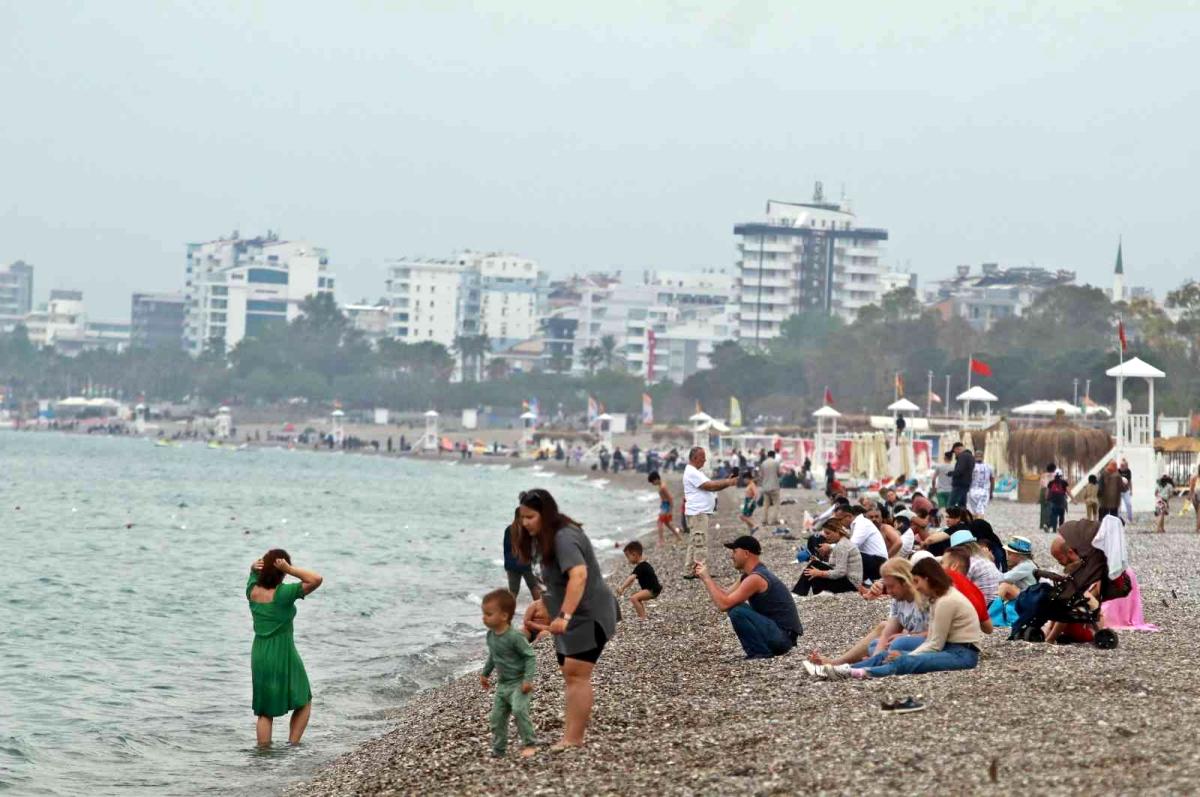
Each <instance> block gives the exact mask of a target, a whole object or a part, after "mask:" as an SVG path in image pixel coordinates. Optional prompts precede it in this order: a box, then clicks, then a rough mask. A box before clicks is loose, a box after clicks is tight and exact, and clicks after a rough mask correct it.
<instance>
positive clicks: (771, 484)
mask: <svg viewBox="0 0 1200 797" xmlns="http://www.w3.org/2000/svg"><path fill="white" fill-rule="evenodd" d="M759 469H760V470H761V471H762V488H763V490H778V489H779V461H778V460H776V459H775V458H774V457H767V458H766V459H764V460H763V463H762V465H761V466H759Z"/></svg>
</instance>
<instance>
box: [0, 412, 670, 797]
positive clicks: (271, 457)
mask: <svg viewBox="0 0 1200 797" xmlns="http://www.w3.org/2000/svg"><path fill="white" fill-rule="evenodd" d="M0 464H2V467H3V478H2V479H0V553H2V555H3V562H4V567H3V571H0V578H2V581H0V792H4V791H5V790H8V791H10V792H11V793H14V794H62V795H76V794H84V793H86V794H88V795H102V794H130V793H145V794H155V795H159V794H204V793H214V794H215V793H220V794H225V793H231V792H233V791H235V790H241V789H244V788H245V787H255V788H256V789H257V790H262V789H266V790H267V791H268V792H269V791H274V790H276V789H278V788H282V787H283V786H284V785H286V783H288V782H290V781H293V780H297V779H300V778H303V777H304V776H305V775H307V774H310V773H311V772H312V771H313V770H314V769H316V768H317V767H319V766H320V764H321V763H323V762H325V761H328V760H329V759H331V758H332V757H334V756H335V755H336V754H338V753H340V752H343V751H345V750H347V749H349V748H350V747H352V746H353V745H354V744H355V743H357V742H360V741H362V740H363V739H365V738H368V737H370V736H373V735H379V734H381V733H383V732H385V731H386V730H387V729H388V728H389V727H390V726H389V710H390V709H394V708H395V707H397V706H398V705H400V704H401V703H402V702H403V701H404V700H405V698H406V697H408V696H410V695H412V694H413V693H414V692H416V691H418V690H420V689H423V688H426V687H428V686H431V685H435V684H437V683H440V682H442V681H444V680H446V679H447V678H449V677H452V676H453V675H455V674H458V673H461V672H463V671H465V670H466V669H468V668H470V667H471V666H472V665H473V664H474V663H475V662H477V661H478V660H479V658H480V657H481V655H482V654H481V651H482V649H483V626H482V624H481V623H480V619H479V608H478V606H479V599H480V597H481V596H482V595H483V594H485V593H486V592H487V591H488V590H490V589H494V588H496V587H499V586H502V585H504V584H505V579H504V573H503V570H502V567H501V565H502V560H501V537H502V533H503V528H504V526H505V525H506V524H507V523H509V522H510V521H511V520H512V514H513V510H514V508H515V505H516V497H517V493H518V492H519V491H521V490H523V489H529V488H530V487H533V486H539V487H546V488H547V489H549V490H551V492H552V493H553V494H554V495H555V497H556V498H557V499H558V501H559V503H560V506H561V508H562V509H563V511H565V512H567V513H568V514H570V515H572V516H573V517H575V518H576V519H577V520H579V521H580V522H581V523H583V525H584V527H585V529H586V531H587V532H588V534H589V535H590V536H591V538H592V540H593V542H594V544H595V545H596V548H597V552H598V553H599V554H600V555H601V556H602V557H604V556H605V555H606V554H607V555H610V556H611V555H612V554H613V551H614V550H615V548H614V546H615V543H616V542H618V541H623V540H626V539H630V538H632V537H634V536H636V535H638V534H640V533H643V532H645V531H646V530H647V529H649V528H650V526H651V525H652V523H653V517H654V515H653V512H654V506H653V495H652V494H651V493H649V492H648V493H647V495H648V496H649V498H648V499H647V500H645V501H642V500H637V498H641V497H643V496H636V497H634V496H631V495H630V494H628V493H622V492H619V491H617V490H614V489H607V488H606V487H605V486H604V485H603V484H602V483H598V482H596V481H588V480H586V479H584V478H583V476H582V474H579V475H569V474H567V473H555V472H543V471H539V470H531V469H528V468H507V467H503V466H501V467H497V466H493V465H480V464H477V463H476V462H474V461H472V460H466V461H462V460H459V459H457V458H451V457H449V456H444V457H443V458H441V459H438V458H436V457H432V458H424V459H419V458H418V459H413V458H387V457H381V456H371V455H355V454H341V453H329V452H313V451H301V450H297V451H288V450H284V449H250V450H243V451H235V450H231V449H211V448H208V447H206V446H204V445H201V444H183V445H182V446H179V447H158V446H155V445H154V444H153V443H151V442H149V441H147V440H143V439H135V438H110V437H89V436H76V435H60V434H52V433H31V432H0ZM273 547H282V548H285V549H287V551H288V552H289V553H290V554H291V556H292V560H293V562H294V563H295V564H296V565H297V566H300V567H306V568H311V569H314V570H316V571H318V572H319V573H321V575H322V576H323V577H324V579H325V583H324V585H323V586H322V587H321V588H320V589H319V590H318V591H317V592H315V593H314V594H312V595H311V596H309V597H308V598H307V599H306V600H304V601H302V602H300V603H299V604H298V616H297V618H296V645H297V648H298V649H299V651H300V655H301V656H302V658H303V659H304V662H305V665H306V668H307V670H308V675H309V679H310V681H311V683H312V688H313V701H314V702H313V713H312V720H311V722H310V724H309V728H308V732H307V733H306V735H305V737H304V744H303V745H301V746H300V747H299V748H289V747H287V745H286V740H287V719H286V718H280V719H277V720H276V723H275V726H276V727H275V737H274V738H275V746H274V748H272V749H271V750H270V751H267V752H260V751H257V750H256V749H255V745H254V716H253V714H252V712H251V709H250V696H251V686H250V645H251V642H252V640H253V633H252V630H251V620H250V613H249V611H248V610H247V608H246V598H245V593H244V589H245V584H246V578H247V575H248V572H249V568H250V564H251V562H253V561H254V560H255V559H256V558H258V557H259V556H261V555H262V554H263V553H264V552H265V551H266V550H267V549H269V548H273ZM526 601H527V596H526V595H525V594H523V595H522V603H525V602H526ZM273 787H275V788H273Z"/></svg>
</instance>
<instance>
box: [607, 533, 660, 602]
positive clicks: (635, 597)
mask: <svg viewBox="0 0 1200 797" xmlns="http://www.w3.org/2000/svg"><path fill="white" fill-rule="evenodd" d="M624 552H625V558H626V559H628V560H629V564H631V565H633V573H631V574H630V576H629V578H627V579H625V583H623V584H622V585H621V589H620V590H619V591H618V592H617V595H618V596H620V595H624V594H625V590H627V589H629V588H630V587H631V586H633V582H634V581H635V580H636V581H637V583H638V591H637V592H635V593H633V594H632V595H630V596H629V602H630V603H632V604H633V610H634V611H635V612H637V616H638V617H640V618H642V619H643V620H645V619H646V606H645V602H646V601H648V600H653V599H654V598H657V597H658V595H659V593H660V592H662V584H660V583H658V574H657V573H655V572H654V568H653V567H651V566H650V563H649V562H647V561H646V560H645V559H643V558H642V556H643V549H642V544H641V543H640V542H638V541H637V540H634V541H633V542H631V543H629V544H628V545H626V546H625V549H624Z"/></svg>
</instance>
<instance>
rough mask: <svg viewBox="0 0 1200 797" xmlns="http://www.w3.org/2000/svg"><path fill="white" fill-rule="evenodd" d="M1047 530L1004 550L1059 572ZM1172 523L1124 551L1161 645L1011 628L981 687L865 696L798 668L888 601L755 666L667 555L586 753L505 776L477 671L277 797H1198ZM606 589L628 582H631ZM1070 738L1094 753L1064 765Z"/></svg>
mask: <svg viewBox="0 0 1200 797" xmlns="http://www.w3.org/2000/svg"><path fill="white" fill-rule="evenodd" d="M610 475H611V474H610ZM637 475H638V476H642V474H637ZM643 478H644V476H643ZM614 481H615V480H614ZM674 484H675V482H674V481H673V482H672V485H673V486H674ZM722 496H723V498H722V501H721V503H720V506H719V508H718V512H717V517H716V518H715V519H714V520H715V523H714V527H715V526H716V525H717V524H719V528H714V531H713V532H712V533H710V537H709V555H708V560H709V563H710V567H711V569H712V570H713V572H714V576H715V577H716V578H717V580H718V581H719V582H721V583H724V584H727V583H729V582H730V581H732V577H733V571H732V568H731V567H730V566H729V564H728V556H727V555H726V554H727V552H726V551H725V550H724V549H723V548H721V547H720V542H721V541H723V540H726V539H729V538H732V537H733V536H735V535H736V534H737V533H740V524H739V523H738V522H737V521H736V519H735V514H734V512H735V509H736V505H737V504H738V503H739V501H737V500H731V499H733V498H734V497H735V496H736V493H732V494H731V493H730V492H729V491H727V492H725V493H722ZM784 497H785V498H787V497H791V498H796V499H797V500H796V503H795V504H792V505H788V506H784V507H782V510H783V511H782V517H783V521H784V525H788V526H790V527H791V528H793V529H798V528H799V526H800V518H801V516H802V513H803V511H804V510H805V509H810V510H811V509H813V508H815V506H814V503H815V501H816V500H817V498H818V496H817V494H816V493H815V492H812V491H805V490H802V489H795V490H785V491H784ZM1036 512H1037V508H1036V506H1033V507H1031V506H1029V505H1021V504H1013V505H1006V506H996V507H995V508H994V511H993V513H992V514H991V519H992V520H993V523H995V524H996V526H997V532H998V533H999V534H1001V535H1002V536H1004V535H1008V534H1018V533H1023V534H1024V535H1025V536H1028V537H1030V538H1031V539H1032V540H1033V542H1034V546H1035V558H1036V559H1037V560H1038V561H1039V562H1040V561H1049V557H1048V555H1047V546H1048V543H1049V535H1047V534H1041V533H1039V532H1037V531H1036ZM1079 512H1080V510H1079V509H1078V508H1073V515H1074V516H1077V515H1078V514H1079ZM1173 521H1174V522H1172V524H1171V527H1170V529H1171V533H1169V534H1167V535H1165V536H1164V535H1155V534H1151V533H1146V532H1147V531H1148V529H1149V523H1150V521H1149V520H1145V521H1142V522H1139V524H1138V525H1137V526H1136V527H1135V528H1134V530H1133V532H1132V533H1131V535H1130V547H1131V551H1132V552H1133V562H1134V568H1135V570H1136V571H1137V572H1138V574H1139V581H1140V582H1141V585H1142V594H1143V600H1144V603H1145V607H1146V609H1145V610H1146V615H1147V620H1148V621H1149V622H1152V623H1157V624H1159V626H1160V627H1161V628H1162V631H1161V632H1160V633H1134V632H1120V634H1119V637H1120V646H1119V647H1118V648H1117V649H1116V650H1112V651H1103V650H1099V649H1096V648H1094V647H1091V646H1070V647H1062V646H1054V645H1031V644H1027V643H1021V642H1008V641H1007V640H1006V636H1007V634H1006V633H1005V632H1000V631H997V632H996V633H995V634H993V635H992V636H991V637H989V638H988V639H987V640H985V642H984V645H983V651H984V654H983V657H982V659H981V663H980V666H979V668H978V669H976V670H969V671H964V672H953V673H934V674H929V675H921V676H907V677H903V678H889V679H879V680H877V681H871V682H867V683H860V682H843V683H829V682H821V681H815V680H810V679H807V678H806V677H805V676H804V674H803V670H802V668H801V667H800V662H801V660H802V659H803V658H804V656H806V655H807V653H808V652H809V651H810V650H812V649H813V648H819V649H821V650H822V651H823V652H825V653H837V652H840V651H841V650H842V649H844V648H845V647H848V646H849V645H850V644H851V643H852V642H853V641H854V639H856V638H858V637H859V636H861V635H862V634H863V633H865V632H866V631H867V630H868V629H869V628H870V627H871V625H873V624H874V623H875V622H878V621H879V620H880V619H882V618H883V617H884V616H885V614H886V611H887V608H888V607H887V602H886V601H864V600H862V599H861V598H859V597H858V596H856V595H843V596H817V597H809V598H803V599H800V600H799V601H798V606H799V610H800V616H801V621H802V622H803V623H804V626H805V635H804V636H803V637H801V639H800V641H799V643H798V646H797V648H796V650H793V651H792V652H791V653H789V654H788V655H786V656H782V657H779V658H775V659H770V660H766V661H746V660H745V659H744V658H743V655H742V651H741V648H740V646H739V645H738V643H737V639H736V637H735V636H734V634H733V632H732V630H731V629H730V628H729V624H728V621H727V620H726V619H725V617H724V615H723V614H721V613H719V612H717V611H716V609H715V608H713V607H712V605H711V603H710V601H709V600H708V597H707V593H706V592H705V590H704V588H703V586H702V585H700V584H699V583H698V582H688V581H684V580H682V579H681V576H682V561H681V560H682V557H683V547H682V546H680V545H675V546H672V547H669V548H667V549H666V551H659V550H658V548H657V546H656V545H655V544H653V543H651V545H649V546H647V559H648V560H649V561H650V562H651V563H652V564H653V565H654V567H655V569H656V570H657V571H658V574H659V578H660V580H661V581H662V582H663V585H664V590H663V593H662V595H660V596H659V598H658V599H657V600H655V601H654V602H652V603H651V604H650V607H649V611H650V618H649V619H648V620H646V621H644V622H643V621H638V620H637V619H636V617H634V616H633V612H632V610H631V608H630V607H629V605H628V601H627V600H624V601H622V613H623V616H624V619H623V621H622V623H621V624H620V626H619V628H618V632H617V634H616V635H615V636H614V637H613V639H612V641H611V642H610V643H609V645H608V646H607V647H606V648H605V651H604V655H603V656H602V657H601V659H600V662H599V664H598V665H597V667H596V671H595V677H594V683H595V689H596V703H595V709H594V713H593V718H592V723H591V726H590V727H589V731H588V744H587V746H586V747H584V748H582V749H579V750H573V751H569V752H566V753H559V754H552V753H549V752H547V751H542V752H539V754H538V755H537V756H535V757H534V758H533V759H532V760H529V761H522V760H520V759H518V758H517V757H516V749H515V747H516V746H515V745H511V746H510V751H509V756H508V757H506V758H504V759H500V760H495V759H492V758H491V757H490V755H489V752H490V732H489V730H488V723H487V715H488V712H489V711H490V707H491V695H490V694H489V693H484V692H483V691H482V690H481V689H480V688H479V684H478V682H477V680H476V679H475V676H474V674H473V673H467V674H466V675H464V676H461V677H459V678H456V679H453V680H451V681H450V682H448V683H446V684H445V685H443V686H440V687H436V688H433V689H430V690H426V691H424V692H422V693H419V694H417V695H414V696H413V697H412V698H410V699H409V700H408V701H407V702H406V703H405V704H404V705H403V706H402V707H401V708H400V709H399V710H398V711H397V712H396V715H395V718H394V721H395V727H394V729H393V730H391V731H389V732H388V733H386V734H384V735H382V736H379V737H376V738H374V739H372V740H370V741H367V742H365V743H363V744H361V745H359V746H358V747H357V748H355V749H354V750H352V751H350V752H348V753H346V754H343V755H341V756H339V757H337V758H336V759H334V760H333V761H331V762H330V763H328V764H327V765H325V766H324V767H323V768H321V769H320V770H318V771H317V772H316V773H315V774H314V775H312V776H310V777H309V778H308V779H306V780H304V781H300V782H297V783H293V784H289V785H288V786H287V787H286V788H285V789H283V793H284V794H286V795H292V796H293V797H295V796H298V795H304V796H306V797H315V796H316V795H350V794H355V795H357V794H372V795H385V794H411V793H418V792H419V793H424V794H495V793H535V794H542V793H551V792H560V791H562V790H563V788H565V787H569V788H570V789H571V790H573V791H577V792H579V793H589V794H622V795H625V794H637V793H643V792H644V793H663V794H694V793H699V792H703V793H712V794H746V793H755V794H770V793H794V792H797V791H801V790H811V791H815V792H817V793H881V792H884V791H904V792H907V793H914V792H915V793H919V792H932V791H935V790H944V789H945V788H947V785H948V783H949V782H950V781H949V780H948V779H953V784H954V788H956V790H957V791H959V792H963V793H989V794H1001V793H1010V792H1011V790H1013V789H1023V790H1028V791H1034V792H1036V793H1054V794H1090V793H1095V791H1096V789H1097V784H1098V783H1100V782H1103V783H1105V784H1106V787H1107V788H1109V789H1111V790H1115V791H1117V792H1130V791H1134V790H1135V789H1136V790H1139V791H1143V792H1149V793H1162V794H1167V793H1181V792H1186V791H1189V790H1191V788H1192V784H1193V783H1194V780H1195V778H1196V777H1197V776H1200V760H1198V759H1197V757H1196V756H1195V754H1194V740H1193V739H1192V734H1191V732H1190V725H1189V724H1188V723H1186V722H1183V723H1181V722H1179V721H1178V720H1179V719H1180V718H1181V716H1183V717H1186V716H1188V715H1191V716H1198V715H1200V696H1198V695H1197V692H1196V690H1195V689H1194V688H1193V686H1192V681H1193V675H1192V672H1191V669H1190V668H1189V667H1188V666H1187V665H1188V662H1189V661H1190V640H1191V638H1192V634H1191V633H1189V632H1190V629H1191V628H1192V627H1193V626H1194V623H1195V620H1194V617H1195V614H1196V610H1197V609H1198V608H1200V579H1197V576H1196V574H1197V572H1200V535H1197V534H1194V533H1192V532H1190V531H1185V528H1187V529H1190V526H1191V523H1192V519H1191V518H1190V517H1188V518H1173ZM733 524H737V525H736V527H735V526H734V525H733ZM1030 525H1033V526H1034V530H1033V531H1032V532H1031V531H1030V530H1029V526H1030ZM760 539H762V542H763V561H764V563H765V564H766V565H767V566H768V567H769V568H771V569H772V570H773V571H774V572H775V573H776V574H777V575H779V577H780V578H781V579H782V580H783V581H784V582H785V583H786V584H788V585H789V586H790V585H791V583H792V581H794V580H795V579H796V578H797V576H798V575H799V567H798V566H796V565H794V564H792V562H794V550H795V546H796V545H797V544H798V542H797V541H785V540H780V539H778V538H774V537H771V536H769V535H768V536H766V537H764V536H763V535H762V532H760ZM1168 543H1169V544H1168ZM617 570H618V571H619V570H620V568H617ZM608 578H609V583H610V585H612V584H613V583H614V581H616V582H617V583H619V578H623V575H622V574H620V573H617V574H614V573H609V575H608ZM535 650H536V651H537V654H538V661H537V676H536V679H535V691H534V696H535V697H534V700H533V707H532V711H531V715H532V719H533V722H534V726H535V728H536V729H537V732H538V736H539V739H540V740H542V741H547V742H553V741H554V740H555V739H557V734H558V733H559V732H560V730H561V719H562V679H561V676H560V675H559V674H558V672H557V663H556V662H555V660H554V656H553V647H552V644H550V643H549V642H548V641H545V640H543V641H539V643H537V644H536V645H535ZM909 694H915V695H922V696H923V697H924V699H925V700H926V702H927V705H928V709H927V710H926V711H924V712H921V713H919V714H915V715H908V716H907V718H901V717H884V716H882V715H881V714H880V713H879V711H878V705H879V703H880V702H881V701H882V700H884V699H890V698H892V697H895V696H900V697H903V696H905V695H909ZM1072 739H1075V740H1078V742H1079V744H1081V745H1082V747H1080V751H1081V752H1083V753H1084V754H1082V755H1070V754H1068V753H1067V752H1066V747H1064V745H1070V744H1071V743H1072V742H1071V741H1070V740H1072ZM993 773H994V777H993Z"/></svg>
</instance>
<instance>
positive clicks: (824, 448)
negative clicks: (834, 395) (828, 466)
mask: <svg viewBox="0 0 1200 797" xmlns="http://www.w3.org/2000/svg"><path fill="white" fill-rule="evenodd" d="M813 417H814V418H816V419H817V437H816V440H814V441H813V454H814V455H815V456H816V457H817V462H822V463H829V462H834V461H836V460H837V423H838V418H840V417H842V414H841V413H840V412H838V411H837V410H835V409H834V408H833V407H831V406H829V405H828V404H826V405H825V406H823V407H821V409H819V410H817V411H816V412H814V413H813ZM826 421H829V423H830V424H831V428H830V429H829V431H828V432H826V430H825V422H826Z"/></svg>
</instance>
